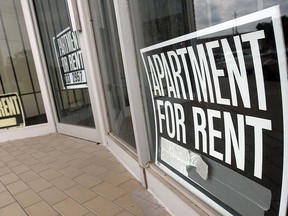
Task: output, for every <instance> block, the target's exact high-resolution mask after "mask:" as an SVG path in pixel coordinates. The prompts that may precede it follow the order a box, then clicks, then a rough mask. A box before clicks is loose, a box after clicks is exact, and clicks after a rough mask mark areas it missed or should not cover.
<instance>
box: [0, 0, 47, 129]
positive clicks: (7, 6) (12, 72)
mask: <svg viewBox="0 0 288 216" xmlns="http://www.w3.org/2000/svg"><path fill="white" fill-rule="evenodd" d="M10 93H13V94H14V93H17V95H18V96H19V98H20V100H21V101H22V102H21V103H22V106H23V113H24V118H25V122H26V126H29V125H34V124H39V123H44V122H47V119H46V114H45V110H44V107H43V101H42V96H41V92H40V88H39V83H38V79H37V74H36V69H35V65H34V60H33V56H32V52H31V47H30V43H29V38H28V34H27V29H26V25H25V23H24V17H23V12H22V9H21V4H20V1H19V0H3V1H1V2H0V94H1V95H3V94H10ZM5 100H6V99H5ZM5 103H7V100H6V102H5ZM3 104H4V103H3V102H2V107H3ZM4 106H5V105H4ZM40 106H41V110H40ZM9 111H10V114H11V113H13V109H12V110H11V109H10V110H9ZM4 113H5V112H4ZM6 114H7V112H6ZM1 115H2V118H3V113H2V114H1ZM4 118H8V115H6V116H4ZM7 127H9V126H7ZM1 128H3V127H2V126H1Z"/></svg>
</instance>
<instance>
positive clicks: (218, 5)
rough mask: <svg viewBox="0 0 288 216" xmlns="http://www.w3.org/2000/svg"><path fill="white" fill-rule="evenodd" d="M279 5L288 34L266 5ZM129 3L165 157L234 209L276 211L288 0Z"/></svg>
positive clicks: (150, 119) (157, 141)
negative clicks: (282, 33) (280, 30)
mask: <svg viewBox="0 0 288 216" xmlns="http://www.w3.org/2000/svg"><path fill="white" fill-rule="evenodd" d="M276 4H280V9H281V12H282V14H281V16H282V25H283V27H282V30H283V31H284V38H285V41H282V38H281V34H279V35H277V32H276V33H275V31H274V28H275V29H276V28H277V29H278V28H280V29H281V26H277V25H278V24H277V23H276V22H274V20H273V19H272V16H274V15H275V16H276V17H277V16H278V14H277V13H278V11H277V10H273V12H271V11H270V12H267V11H261V9H263V8H266V7H268V6H274V5H276ZM129 8H130V12H131V16H132V19H131V20H132V24H133V30H134V38H135V42H136V50H137V59H138V65H139V71H140V74H141V76H140V78H141V79H142V83H143V84H144V85H143V86H142V92H143V94H142V95H143V97H144V100H145V101H146V103H145V109H146V111H147V112H146V113H147V116H146V119H147V127H148V128H149V132H150V134H151V136H152V137H153V141H152V143H151V147H152V148H151V149H154V151H155V152H154V155H155V156H154V157H155V161H156V163H157V164H159V163H160V164H161V167H165V170H170V171H169V173H170V174H171V176H172V177H173V178H176V179H177V180H179V179H180V178H181V179H182V180H181V182H183V179H184V180H185V181H186V183H185V185H186V186H187V185H189V186H187V188H188V189H191V190H192V188H196V189H198V190H199V191H200V192H202V193H204V194H206V195H207V196H208V197H209V198H210V199H212V200H214V201H215V202H216V203H218V204H219V205H221V206H223V208H225V209H226V210H227V211H229V212H231V213H232V214H233V215H238V214H240V215H277V214H278V211H279V204H280V198H281V196H280V195H281V185H282V172H283V145H284V144H283V143H284V135H283V118H284V114H283V108H282V97H281V95H282V93H281V92H283V89H285V86H281V83H280V78H281V77H282V78H284V79H286V78H285V77H286V74H287V71H285V70H286V68H285V67H283V64H282V63H280V62H281V61H283V60H284V61H285V59H286V56H285V53H283V50H284V51H286V50H287V45H286V44H287V42H288V40H287V39H288V38H287V31H288V28H287V23H288V22H287V12H288V7H287V3H286V1H277V2H276V1H256V0H245V1H236V0H233V1H229V2H225V4H223V1H186V0H179V1H172V0H171V1H169V0H167V1H152V0H149V1H147V0H138V1H129ZM258 10H259V11H260V12H259V14H257V15H253V14H251V13H254V12H257V11H258ZM270 13H271V14H270ZM272 13H273V15H272ZM245 15H249V16H248V17H246V18H245V19H244V18H241V17H243V16H245ZM260 15H261V16H260ZM261 17H263V18H261ZM253 20H254V21H253ZM226 21H229V22H226ZM215 25H218V26H217V28H214V27H213V26H215ZM210 27H211V28H210ZM252 41H253V42H252ZM276 44H278V47H276ZM284 64H285V63H284ZM283 69H284V71H283ZM260 82H261V84H260ZM260 86H261V87H260ZM260 88H261V89H262V90H260ZM154 122H155V123H156V124H154ZM256 125H258V126H256ZM257 127H258V129H259V130H258V129H257ZM260 128H261V129H260ZM257 131H258V132H259V133H258V132H257ZM260 131H261V133H260ZM259 139H260V140H259ZM199 166H200V167H202V168H199ZM195 167H196V168H195ZM206 168H208V169H206ZM207 170H208V171H207ZM206 171H207V172H206ZM179 177H180V178H179Z"/></svg>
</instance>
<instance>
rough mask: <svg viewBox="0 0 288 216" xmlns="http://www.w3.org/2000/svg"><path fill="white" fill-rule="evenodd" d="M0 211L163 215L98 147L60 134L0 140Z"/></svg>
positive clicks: (13, 215) (12, 215)
mask: <svg viewBox="0 0 288 216" xmlns="http://www.w3.org/2000/svg"><path fill="white" fill-rule="evenodd" d="M0 181H1V183H0V216H22V215H33V216H42V215H43V216H44V215H45V216H54V215H65V216H82V215H85V216H92V215H104V216H105V215H109V216H110V215H117V216H129V215H149V216H158V215H162V216H168V215H169V214H168V213H167V212H166V211H165V210H164V209H163V208H162V207H161V206H160V205H159V204H158V203H157V201H156V200H155V199H154V198H153V196H152V195H151V194H149V192H148V191H147V190H145V188H143V187H142V186H141V184H140V183H139V182H138V181H137V180H135V178H133V177H132V176H131V175H130V174H129V172H128V171H127V170H126V169H125V168H124V167H123V166H122V165H121V164H120V163H119V162H118V161H117V159H116V158H115V157H114V156H113V155H112V154H111V153H110V152H109V151H108V150H107V149H106V148H105V147H103V146H101V145H96V144H95V143H93V142H89V141H85V140H81V139H76V138H72V137H69V136H64V135H60V134H50V135H47V136H41V137H37V138H30V139H23V140H17V141H10V142H5V143H0Z"/></svg>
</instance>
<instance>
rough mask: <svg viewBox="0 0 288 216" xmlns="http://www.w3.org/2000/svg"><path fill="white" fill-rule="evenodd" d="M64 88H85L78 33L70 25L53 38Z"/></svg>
mask: <svg viewBox="0 0 288 216" xmlns="http://www.w3.org/2000/svg"><path fill="white" fill-rule="evenodd" d="M53 41H54V47H55V53H56V57H57V61H58V66H59V70H60V72H61V78H62V83H63V88H64V89H76V88H87V87H88V86H87V80H86V74H85V70H84V63H83V56H82V50H81V48H80V45H79V40H78V34H77V32H75V31H71V30H70V27H69V28H67V29H65V30H64V31H62V32H60V33H59V34H58V35H57V36H56V37H54V38H53Z"/></svg>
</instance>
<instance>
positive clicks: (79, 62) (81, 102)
mask: <svg viewBox="0 0 288 216" xmlns="http://www.w3.org/2000/svg"><path fill="white" fill-rule="evenodd" d="M34 5H35V11H36V16H37V20H38V24H39V29H40V34H41V39H42V43H43V48H44V52H45V57H46V63H47V65H48V72H49V76H50V81H51V86H52V91H53V96H54V100H55V105H56V109H57V114H58V119H59V122H60V123H66V124H72V125H78V126H84V127H91V128H95V123H94V118H93V113H92V108H91V102H90V98H89V93H88V88H87V81H86V74H85V67H84V64H83V58H82V50H81V46H80V44H79V40H78V34H77V32H72V31H71V30H70V20H69V16H68V12H67V11H68V10H67V5H66V1H65V0H49V1H44V0H34Z"/></svg>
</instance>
